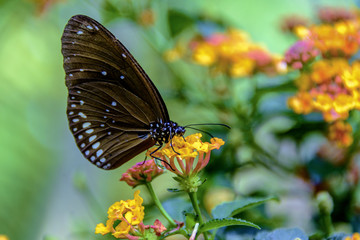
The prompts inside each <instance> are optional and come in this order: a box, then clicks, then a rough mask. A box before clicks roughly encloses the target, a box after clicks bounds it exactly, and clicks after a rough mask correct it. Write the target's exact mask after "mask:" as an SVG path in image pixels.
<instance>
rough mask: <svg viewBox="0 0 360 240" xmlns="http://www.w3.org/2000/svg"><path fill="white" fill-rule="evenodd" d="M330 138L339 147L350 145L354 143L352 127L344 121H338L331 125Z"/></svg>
mask: <svg viewBox="0 0 360 240" xmlns="http://www.w3.org/2000/svg"><path fill="white" fill-rule="evenodd" d="M328 138H329V140H330V141H334V142H335V143H336V144H337V145H338V146H339V147H348V146H350V145H351V144H352V142H353V138H352V127H351V125H350V124H348V123H346V122H343V121H336V122H334V123H333V124H332V125H330V127H329V133H328Z"/></svg>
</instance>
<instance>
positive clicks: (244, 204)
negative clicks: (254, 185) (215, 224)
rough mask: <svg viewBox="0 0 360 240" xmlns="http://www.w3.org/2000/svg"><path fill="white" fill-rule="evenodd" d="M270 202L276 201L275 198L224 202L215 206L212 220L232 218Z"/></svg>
mask: <svg viewBox="0 0 360 240" xmlns="http://www.w3.org/2000/svg"><path fill="white" fill-rule="evenodd" d="M270 200H278V198H277V197H266V198H244V199H240V200H236V201H232V202H226V203H223V204H220V205H218V206H216V207H215V208H214V209H213V210H212V212H211V214H212V216H213V217H214V218H226V217H232V216H234V215H236V214H238V213H240V212H242V211H244V210H246V209H248V208H251V207H255V206H258V205H260V204H263V203H265V202H267V201H270Z"/></svg>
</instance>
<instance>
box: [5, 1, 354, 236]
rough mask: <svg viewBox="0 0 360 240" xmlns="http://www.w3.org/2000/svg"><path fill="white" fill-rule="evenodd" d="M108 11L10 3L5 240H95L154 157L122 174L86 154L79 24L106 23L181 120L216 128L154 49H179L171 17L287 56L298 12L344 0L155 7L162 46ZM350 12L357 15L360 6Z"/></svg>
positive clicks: (154, 30) (155, 31)
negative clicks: (137, 172)
mask: <svg viewBox="0 0 360 240" xmlns="http://www.w3.org/2000/svg"><path fill="white" fill-rule="evenodd" d="M104 2H105V1H101V0H92V1H90V0H61V1H57V2H55V1H45V0H39V1H37V0H8V1H6V0H1V1H0V30H1V31H0V32H1V34H0V63H1V64H0V81H1V82H0V91H1V93H0V109H1V115H0V126H1V129H0V133H1V138H0V154H1V158H0V206H1V207H0V234H6V235H7V236H9V238H10V239H12V240H17V239H27V240H31V239H51V237H54V239H81V237H80V236H81V234H82V231H90V232H91V231H93V229H94V227H95V226H96V224H97V223H99V222H102V221H103V219H104V217H105V214H106V210H107V207H108V206H109V205H111V204H112V203H113V202H115V201H119V200H120V199H128V198H132V195H133V191H132V190H131V189H130V188H129V187H128V186H126V185H125V183H122V182H119V181H118V180H119V179H120V177H121V174H122V173H123V172H124V171H125V170H126V169H127V168H128V167H129V166H131V165H132V164H134V163H135V162H136V161H141V160H143V158H144V155H143V154H141V155H140V156H138V157H137V159H136V160H132V161H131V162H130V163H127V164H125V165H124V166H122V167H120V168H119V169H116V170H114V171H103V170H100V169H98V168H96V167H95V166H93V165H91V164H90V163H88V161H87V160H86V159H84V158H83V157H82V155H81V153H80V151H79V150H78V149H77V147H76V145H75V143H74V140H73V137H72V135H71V134H70V131H69V130H68V125H67V119H66V114H65V113H66V112H65V111H66V100H67V99H66V98H67V90H66V87H65V84H64V71H63V69H62V56H61V52H60V48H61V42H60V38H61V35H62V31H63V28H64V26H65V24H66V22H67V21H68V19H69V18H70V17H71V16H73V15H76V14H85V15H88V16H91V17H92V18H95V19H97V20H98V21H99V22H101V23H104V24H105V26H106V27H108V28H109V29H110V30H111V31H112V32H113V33H114V35H115V36H117V37H118V39H119V40H120V41H121V42H123V43H124V45H125V46H126V47H127V48H128V49H129V50H130V51H131V52H132V54H133V55H134V56H135V57H136V59H137V60H138V62H139V63H140V64H141V65H142V66H143V68H144V69H145V71H146V72H147V73H148V75H149V76H150V77H151V79H152V80H153V81H154V83H155V85H156V86H157V87H158V88H159V90H160V92H161V93H162V95H163V97H164V99H165V102H166V103H167V106H168V108H169V112H170V115H171V118H172V120H174V121H177V122H179V123H181V124H186V123H189V122H192V123H194V122H199V121H196V119H197V118H199V117H203V118H205V119H206V121H208V122H211V114H209V113H206V112H205V113H202V112H201V111H200V112H198V113H199V115H196V116H194V114H193V112H192V106H191V103H186V104H182V103H181V102H178V101H176V100H173V99H172V97H171V94H172V86H173V83H172V81H174V77H173V76H172V74H171V71H169V69H168V68H167V67H166V66H165V64H164V60H163V59H162V58H161V56H160V55H159V54H158V53H157V52H156V51H155V50H154V46H155V49H156V48H159V49H166V48H169V47H170V46H169V45H168V42H167V40H166V38H164V37H163V35H161V33H162V30H163V29H162V28H164V24H163V23H162V22H163V21H166V9H167V8H169V7H171V8H173V9H177V10H179V11H182V12H186V13H190V14H198V15H208V16H212V17H214V18H217V19H222V20H224V21H226V22H228V23H231V24H232V25H233V26H236V27H238V28H241V29H243V30H245V31H247V32H248V33H249V35H250V36H251V37H252V39H253V41H255V42H261V43H264V45H266V46H267V47H268V48H269V49H270V51H271V52H274V53H278V54H283V53H284V51H285V50H286V49H287V48H288V47H289V46H290V44H291V40H290V39H288V38H287V36H285V35H283V34H281V33H280V29H279V20H280V18H281V17H282V16H284V15H288V14H290V13H298V14H301V15H303V16H307V17H310V18H311V16H313V15H314V11H316V7H317V6H319V5H321V4H324V5H333V4H339V3H338V2H339V1H336V0H332V1H330V0H327V1H311V0H308V1H304V0H292V1H289V0H273V1H268V0H246V1H245V0H244V1H237V0H223V1H217V0H201V1H190V0H184V1H167V0H163V1H160V0H158V1H153V2H152V3H151V4H152V6H153V9H154V11H155V13H156V24H155V26H153V27H151V29H147V30H146V31H148V32H151V34H152V35H153V36H155V39H157V40H158V41H157V42H151V43H150V42H149V39H148V38H147V37H146V36H147V35H146V34H144V30H143V29H142V28H140V27H139V26H138V25H137V24H135V23H134V22H132V21H131V20H129V19H128V18H126V16H127V14H126V9H124V12H122V13H121V14H123V16H124V17H122V18H114V20H111V18H109V19H106V17H104V16H109V15H108V14H107V12H106V8H104ZM111 2H112V3H113V4H123V2H125V3H129V2H131V1H130V0H128V1H125V0H118V1H115V0H114V1H111ZM134 2H136V3H135V4H139V5H141V4H143V2H145V1H141V0H134ZM44 4H45V5H46V8H45V9H43V6H44ZM341 4H342V5H345V6H351V5H352V4H353V1H341ZM147 34H148V33H147ZM151 44H153V46H151ZM188 74H191V73H188ZM206 121H204V122H206ZM167 178H169V176H167V175H163V176H161V177H159V179H157V180H156V181H155V187H156V188H157V189H159V190H158V191H159V193H160V196H162V197H166V196H169V193H166V192H165V190H164V189H166V188H167V187H174V186H173V185H172V182H171V181H164V180H165V179H167ZM241 184H244V185H246V182H245V183H241ZM87 187H88V188H87ZM143 194H144V196H143V197H144V199H145V202H146V194H145V192H144V193H143ZM93 206H98V207H97V208H94V207H93ZM99 213H100V214H103V216H99ZM303 226H305V225H303ZM46 237H48V238H46ZM94 239H95V237H94Z"/></svg>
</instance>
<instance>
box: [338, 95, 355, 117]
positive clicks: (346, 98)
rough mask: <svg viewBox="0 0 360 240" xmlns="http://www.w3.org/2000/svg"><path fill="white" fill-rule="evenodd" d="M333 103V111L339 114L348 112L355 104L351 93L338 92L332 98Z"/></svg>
mask: <svg viewBox="0 0 360 240" xmlns="http://www.w3.org/2000/svg"><path fill="white" fill-rule="evenodd" d="M333 105H334V109H335V111H336V112H337V113H339V114H341V113H344V112H349V111H350V110H351V109H352V108H353V107H354V106H355V101H354V98H353V97H352V96H351V95H347V94H339V95H337V96H336V98H335V99H334V103H333Z"/></svg>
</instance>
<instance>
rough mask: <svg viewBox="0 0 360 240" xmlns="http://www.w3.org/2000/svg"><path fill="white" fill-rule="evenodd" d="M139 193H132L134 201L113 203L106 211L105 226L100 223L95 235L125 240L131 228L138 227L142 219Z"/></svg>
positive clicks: (142, 211)
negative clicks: (123, 239)
mask: <svg viewBox="0 0 360 240" xmlns="http://www.w3.org/2000/svg"><path fill="white" fill-rule="evenodd" d="M139 194H140V191H139V190H137V191H135V193H134V199H130V200H127V201H123V200H121V201H120V202H115V203H114V204H113V205H111V206H110V207H109V209H108V220H107V221H106V226H105V225H104V224H103V223H100V224H98V225H97V226H96V228H95V233H100V234H102V235H105V234H107V233H110V232H111V233H112V235H113V236H114V237H116V238H127V235H128V234H129V232H130V231H131V230H132V227H133V226H136V225H139V224H140V223H142V221H143V219H144V207H143V206H142V203H143V199H142V198H141V197H140V196H139Z"/></svg>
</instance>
